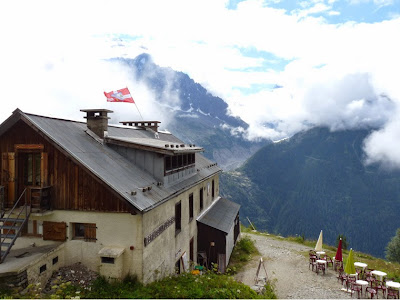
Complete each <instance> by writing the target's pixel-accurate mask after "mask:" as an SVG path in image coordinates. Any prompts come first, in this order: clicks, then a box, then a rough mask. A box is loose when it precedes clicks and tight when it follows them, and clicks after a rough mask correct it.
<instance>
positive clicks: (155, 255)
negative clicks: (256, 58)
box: [31, 175, 233, 283]
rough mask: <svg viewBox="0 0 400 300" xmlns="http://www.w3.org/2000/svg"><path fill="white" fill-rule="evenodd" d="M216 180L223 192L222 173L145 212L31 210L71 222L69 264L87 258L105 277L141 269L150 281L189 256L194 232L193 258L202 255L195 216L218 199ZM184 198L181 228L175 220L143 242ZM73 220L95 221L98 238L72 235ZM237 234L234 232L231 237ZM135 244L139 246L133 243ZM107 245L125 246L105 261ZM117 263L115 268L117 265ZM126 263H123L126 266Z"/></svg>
mask: <svg viewBox="0 0 400 300" xmlns="http://www.w3.org/2000/svg"><path fill="white" fill-rule="evenodd" d="M212 180H214V181H215V195H214V199H216V198H217V197H218V194H219V178H218V175H215V176H213V177H212V178H209V179H207V180H205V181H204V182H201V183H199V184H198V185H196V186H195V187H193V188H191V189H189V190H187V191H185V192H183V193H181V194H180V195H178V196H177V197H175V198H173V199H170V200H169V201H167V202H166V203H164V204H161V205H159V206H158V207H156V208H154V209H152V210H151V211H149V212H146V213H144V214H143V215H141V214H137V215H131V214H129V213H106V212H83V211H62V210H55V211H53V212H52V213H51V214H49V215H46V216H31V220H37V221H38V224H39V223H40V224H41V222H43V221H51V222H66V223H67V226H68V227H67V241H66V242H65V247H64V254H65V255H64V259H65V264H66V265H70V264H74V263H76V262H82V263H83V264H84V265H86V266H87V267H89V268H90V269H91V270H93V271H96V272H99V273H100V274H102V275H105V276H106V277H107V276H108V277H111V278H113V277H120V278H123V277H125V276H126V275H127V274H132V275H137V276H138V279H139V280H140V281H143V282H144V283H148V282H151V281H154V280H156V279H160V278H163V277H165V276H167V275H170V274H173V273H174V272H175V263H176V262H177V261H178V260H179V259H180V257H181V256H182V255H183V254H184V253H186V255H187V259H188V260H189V257H190V240H191V238H193V241H194V243H193V250H194V261H196V259H197V223H196V218H197V217H198V216H199V214H200V213H201V212H203V211H204V210H206V209H207V207H208V206H210V205H211V204H212V202H213V199H212V197H211V195H212V192H211V189H212ZM200 189H203V210H202V211H200V192H199V191H200ZM191 193H193V210H194V212H193V219H192V220H191V221H189V195H190V194H191ZM179 201H181V204H182V214H181V215H182V218H181V227H182V229H181V232H179V233H178V234H175V222H174V223H173V224H171V225H170V226H169V227H168V228H167V229H166V230H164V231H163V232H162V233H161V234H160V235H159V236H158V237H156V238H155V239H154V240H153V241H152V242H150V243H149V244H148V245H147V246H146V247H145V246H144V238H145V237H146V236H148V235H150V234H151V233H153V232H154V231H155V230H156V229H157V228H158V227H159V226H160V225H162V224H164V223H165V222H166V221H167V220H168V219H169V218H171V217H175V204H176V203H178V202H179ZM73 223H94V224H96V227H97V229H96V238H97V241H96V242H86V241H84V240H74V239H73V232H72V230H73V226H72V224H73ZM232 239H233V238H232ZM131 246H133V247H134V250H131V249H130V247H131ZM104 247H115V248H123V249H124V251H123V253H122V254H121V255H120V256H118V257H117V258H116V259H115V265H114V266H113V265H110V264H107V265H106V264H102V263H101V257H100V255H99V254H98V253H99V251H100V250H101V249H103V248H104ZM114 267H115V269H113V268H114ZM121 268H122V269H121Z"/></svg>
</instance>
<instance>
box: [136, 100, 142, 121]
mask: <svg viewBox="0 0 400 300" xmlns="http://www.w3.org/2000/svg"><path fill="white" fill-rule="evenodd" d="M135 106H136V109H137V111H138V112H139V115H140V117H141V118H142V121H144V119H143V116H142V114H141V113H140V110H139V108H138V106H137V105H136V102H135Z"/></svg>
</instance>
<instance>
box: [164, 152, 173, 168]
mask: <svg viewBox="0 0 400 300" xmlns="http://www.w3.org/2000/svg"><path fill="white" fill-rule="evenodd" d="M165 170H166V171H171V170H172V159H171V157H170V156H167V157H166V158H165Z"/></svg>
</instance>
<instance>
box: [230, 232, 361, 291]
mask: <svg viewBox="0 0 400 300" xmlns="http://www.w3.org/2000/svg"><path fill="white" fill-rule="evenodd" d="M242 235H243V236H245V235H248V236H249V237H250V238H251V239H252V240H254V241H255V244H256V246H257V248H258V250H259V251H260V253H261V256H262V257H263V259H264V265H265V268H266V269H267V273H268V279H269V280H270V281H271V282H273V284H274V286H275V292H276V294H277V296H278V298H281V299H288V298H291V299H293V298H295V299H338V298H341V299H347V298H351V294H349V293H346V292H345V291H342V290H341V288H342V286H341V284H340V283H339V282H338V280H337V278H336V276H337V273H336V272H335V271H334V270H332V267H329V268H328V270H327V271H326V272H325V275H322V273H319V274H318V275H317V274H316V273H315V272H313V271H311V270H310V269H309V268H308V259H307V258H306V257H305V256H304V255H302V254H301V253H303V254H304V253H305V252H306V253H307V252H308V250H310V248H309V247H307V246H305V245H301V244H298V243H294V242H288V241H285V240H283V239H282V240H280V239H279V238H272V237H269V236H267V235H256V234H242ZM259 260H260V257H259V256H258V257H255V258H254V259H253V260H252V261H251V262H249V263H248V264H247V265H246V266H245V267H244V270H243V271H242V272H240V273H238V274H236V276H235V278H236V280H238V281H241V282H243V283H245V284H247V285H249V286H253V285H254V278H255V275H256V272H257V267H258V264H259ZM260 276H265V272H264V271H263V269H262V267H261V271H260ZM355 298H356V297H355Z"/></svg>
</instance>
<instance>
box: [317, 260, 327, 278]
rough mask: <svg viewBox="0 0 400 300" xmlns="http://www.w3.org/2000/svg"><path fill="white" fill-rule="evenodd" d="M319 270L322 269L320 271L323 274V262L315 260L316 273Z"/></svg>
mask: <svg viewBox="0 0 400 300" xmlns="http://www.w3.org/2000/svg"><path fill="white" fill-rule="evenodd" d="M319 271H322V273H323V274H324V275H325V264H324V263H318V262H317V265H316V272H317V274H318V273H319Z"/></svg>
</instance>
